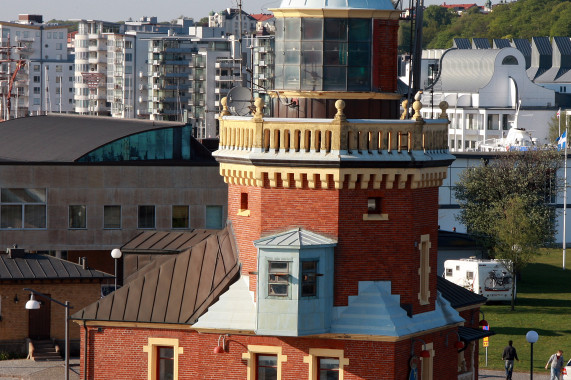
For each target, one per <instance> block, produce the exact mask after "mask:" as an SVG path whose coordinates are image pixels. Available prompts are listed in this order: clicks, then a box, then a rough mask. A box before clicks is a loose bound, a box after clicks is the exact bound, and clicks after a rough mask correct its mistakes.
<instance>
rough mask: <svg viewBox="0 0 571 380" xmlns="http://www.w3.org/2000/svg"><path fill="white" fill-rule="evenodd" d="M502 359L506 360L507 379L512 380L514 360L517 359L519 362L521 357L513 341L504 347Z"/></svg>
mask: <svg viewBox="0 0 571 380" xmlns="http://www.w3.org/2000/svg"><path fill="white" fill-rule="evenodd" d="M502 359H503V360H505V367H506V380H511V379H512V373H513V370H514V360H517V361H518V362H519V358H518V357H517V351H516V349H515V347H514V346H513V341H511V340H510V341H509V342H508V345H507V346H506V348H504V353H503V354H502Z"/></svg>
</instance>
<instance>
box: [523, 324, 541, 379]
mask: <svg viewBox="0 0 571 380" xmlns="http://www.w3.org/2000/svg"><path fill="white" fill-rule="evenodd" d="M525 339H526V340H527V341H528V342H529V343H531V364H530V370H529V379H530V380H533V344H534V343H535V342H537V340H538V339H539V335H538V334H537V333H536V332H535V331H533V330H531V331H528V332H527V334H525Z"/></svg>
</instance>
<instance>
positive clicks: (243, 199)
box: [238, 193, 250, 216]
mask: <svg viewBox="0 0 571 380" xmlns="http://www.w3.org/2000/svg"><path fill="white" fill-rule="evenodd" d="M238 215H241V216H250V209H249V208H248V193H240V208H239V209H238Z"/></svg>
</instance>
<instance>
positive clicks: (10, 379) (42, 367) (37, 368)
mask: <svg viewBox="0 0 571 380" xmlns="http://www.w3.org/2000/svg"><path fill="white" fill-rule="evenodd" d="M69 365H70V374H69V379H70V380H80V379H79V359H78V358H72V359H71V360H70V361H69ZM64 375H65V368H64V362H63V360H61V361H53V362H35V361H33V360H25V359H20V360H4V361H0V380H15V379H18V380H54V379H63V378H64V377H65V376H64ZM533 378H534V380H549V372H547V371H545V372H543V373H534V374H533ZM479 379H487V380H499V379H505V374H504V372H503V371H489V370H485V369H481V370H480V377H479ZM512 379H513V380H528V379H529V372H514V374H513V376H512Z"/></svg>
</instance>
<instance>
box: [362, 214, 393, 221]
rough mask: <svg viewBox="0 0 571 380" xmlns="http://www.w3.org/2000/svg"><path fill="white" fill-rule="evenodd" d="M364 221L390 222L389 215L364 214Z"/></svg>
mask: <svg viewBox="0 0 571 380" xmlns="http://www.w3.org/2000/svg"><path fill="white" fill-rule="evenodd" d="M363 220H389V214H363Z"/></svg>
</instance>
